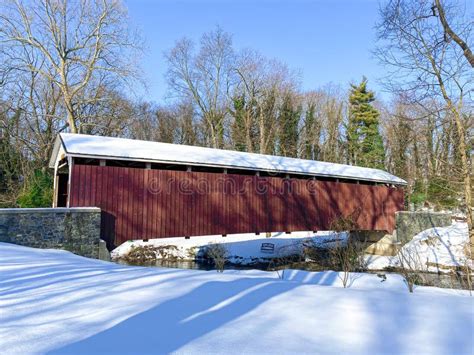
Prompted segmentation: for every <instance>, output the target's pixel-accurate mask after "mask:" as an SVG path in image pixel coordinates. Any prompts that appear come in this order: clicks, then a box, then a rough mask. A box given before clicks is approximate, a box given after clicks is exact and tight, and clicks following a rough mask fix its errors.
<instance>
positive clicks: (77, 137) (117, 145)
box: [50, 133, 406, 185]
mask: <svg viewBox="0 0 474 355" xmlns="http://www.w3.org/2000/svg"><path fill="white" fill-rule="evenodd" d="M61 146H62V148H63V149H64V152H65V153H66V155H69V156H75V157H91V158H99V159H124V160H134V161H144V162H166V163H173V164H183V165H199V166H209V167H221V168H235V169H248V170H257V171H268V172H278V173H289V174H304V175H312V176H325V177H335V178H343V179H354V180H363V181H373V182H383V183H390V184H399V185H404V184H406V181H405V180H403V179H401V178H399V177H397V176H394V175H392V174H390V173H388V172H386V171H383V170H379V169H371V168H363V167H358V166H351V165H344V164H335V163H327V162H321V161H314V160H304V159H295V158H286V157H279V156H273V155H264V154H255V153H244V152H237V151H232V150H223V149H213V148H204V147H194V146H188V145H180V144H169V143H160V142H150V141H142V140H134V139H124V138H113V137H102V136H91V135H85V134H70V133H61V134H60V135H59V137H58V139H57V141H56V144H55V148H54V151H53V155H52V157H51V161H50V166H51V167H54V164H55V162H56V160H57V157H58V154H59V150H60V148H61Z"/></svg>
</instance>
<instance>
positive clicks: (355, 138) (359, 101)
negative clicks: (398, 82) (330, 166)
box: [347, 77, 385, 168]
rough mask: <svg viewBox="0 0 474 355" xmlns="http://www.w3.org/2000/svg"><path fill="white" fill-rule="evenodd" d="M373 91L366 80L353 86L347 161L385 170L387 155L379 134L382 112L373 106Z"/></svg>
mask: <svg viewBox="0 0 474 355" xmlns="http://www.w3.org/2000/svg"><path fill="white" fill-rule="evenodd" d="M374 100H375V95H374V92H373V91H369V90H368V89H367V79H366V78H365V77H364V78H363V79H362V82H361V83H360V84H359V85H354V84H351V92H350V96H349V123H348V125H347V152H348V161H349V163H351V164H354V165H361V166H366V167H371V168H384V160H385V152H384V147H383V141H382V136H381V135H380V132H379V116H380V114H379V112H378V111H377V109H375V108H374V107H373V106H372V102H373V101H374Z"/></svg>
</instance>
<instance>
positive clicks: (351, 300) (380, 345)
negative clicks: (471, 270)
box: [0, 243, 474, 354]
mask: <svg viewBox="0 0 474 355" xmlns="http://www.w3.org/2000/svg"><path fill="white" fill-rule="evenodd" d="M0 275H1V279H0V309H1V313H0V353H2V354H12V353H21V354H27V353H45V352H52V353H60V354H61V353H63V354H64V353H68V354H80V353H84V354H85V353H87V354H91V353H105V352H106V353H115V354H119V353H130V354H139V353H226V354H241V353H249V354H261V353H279V354H290V353H314V352H317V353H360V354H362V353H407V354H408V353H439V354H443V353H444V354H447V353H449V354H468V353H471V352H472V347H473V345H474V344H473V337H472V334H473V316H474V314H473V309H474V308H473V298H472V297H469V296H468V295H467V292H465V291H459V290H446V289H437V288H430V287H417V288H416V290H415V293H413V294H409V293H408V292H407V291H406V288H405V285H404V284H403V281H402V279H401V277H399V276H397V275H387V279H386V281H383V279H381V278H379V277H378V276H377V275H369V274H353V275H351V276H352V286H351V288H348V289H344V288H342V287H341V282H340V277H339V276H340V275H339V274H338V273H336V272H319V273H311V272H302V271H295V270H286V271H285V273H284V275H283V279H280V278H279V275H278V274H277V273H276V272H264V271H256V270H252V271H225V272H224V273H223V274H220V273H216V272H213V271H207V272H206V271H196V270H179V269H160V268H145V267H130V266H123V265H117V264H113V263H107V262H101V261H97V260H91V259H86V258H82V257H79V256H76V255H73V254H70V253H68V252H65V251H58V250H38V249H31V248H26V247H20V246H15V245H9V244H5V243H0ZM280 276H282V275H281V274H280ZM382 281H383V282H382Z"/></svg>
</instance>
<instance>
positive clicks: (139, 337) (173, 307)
mask: <svg viewBox="0 0 474 355" xmlns="http://www.w3.org/2000/svg"><path fill="white" fill-rule="evenodd" d="M299 285H300V284H298V283H291V282H281V283H279V282H268V283H262V281H261V279H251V278H247V279H239V280H235V281H210V282H206V283H204V284H202V285H201V286H199V287H197V288H195V289H193V290H192V291H191V292H189V293H187V294H185V295H183V296H181V297H177V298H174V299H171V300H168V301H165V302H163V303H162V304H159V305H158V306H156V307H154V308H152V309H149V310H147V311H145V312H142V313H140V314H137V315H135V316H133V317H131V318H129V319H126V320H125V321H123V322H121V323H119V324H117V325H115V326H114V327H112V328H109V329H107V330H105V331H103V332H101V333H98V334H95V335H93V336H91V337H89V338H86V339H84V340H80V341H78V342H76V343H73V344H69V345H66V346H65V347H63V348H59V349H56V350H54V351H53V352H52V353H57V354H64V353H67V354H78V353H88V354H91V353H105V352H106V353H134V354H138V353H144V352H147V353H149V352H153V353H169V352H173V351H176V350H178V349H179V348H181V347H183V346H184V345H186V344H188V343H189V342H191V341H193V340H194V339H197V338H199V337H201V336H203V335H205V334H208V333H210V332H212V331H214V330H217V329H218V328H219V327H221V326H223V325H224V324H226V323H229V322H232V321H233V320H235V319H237V318H239V317H241V316H243V315H245V314H246V313H248V312H250V311H252V310H253V309H255V308H256V307H258V306H259V305H261V304H262V303H264V302H266V301H267V300H269V299H271V298H273V297H275V296H278V295H280V294H283V293H285V292H288V291H290V290H292V289H294V288H296V287H298V286H299Z"/></svg>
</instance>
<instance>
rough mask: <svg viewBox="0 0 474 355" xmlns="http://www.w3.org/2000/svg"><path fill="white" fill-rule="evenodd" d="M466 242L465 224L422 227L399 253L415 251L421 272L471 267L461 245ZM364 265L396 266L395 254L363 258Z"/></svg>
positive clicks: (467, 240) (467, 238)
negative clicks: (421, 268)
mask: <svg viewBox="0 0 474 355" xmlns="http://www.w3.org/2000/svg"><path fill="white" fill-rule="evenodd" d="M468 242H469V235H468V229H467V223H461V222H456V223H453V224H452V225H451V226H449V227H436V228H430V229H427V230H424V231H423V232H421V233H419V234H417V235H416V236H414V237H413V239H412V240H411V241H410V242H408V243H407V244H405V245H404V246H403V247H402V250H401V252H402V253H404V252H405V253H416V254H417V255H418V257H419V260H420V262H421V263H422V265H421V266H422V267H423V270H424V271H431V272H450V271H452V270H453V269H455V268H459V267H464V266H465V265H466V263H467V264H468V265H470V267H471V268H474V265H473V264H472V261H469V260H468V258H467V257H466V254H465V246H466V244H467V243H468ZM366 261H367V262H368V267H369V268H370V269H372V270H382V269H384V268H386V267H397V266H400V265H399V264H400V263H399V257H398V256H376V255H370V256H369V255H368V256H367V257H366Z"/></svg>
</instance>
